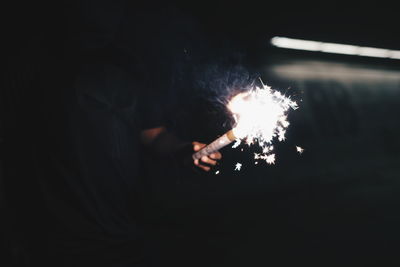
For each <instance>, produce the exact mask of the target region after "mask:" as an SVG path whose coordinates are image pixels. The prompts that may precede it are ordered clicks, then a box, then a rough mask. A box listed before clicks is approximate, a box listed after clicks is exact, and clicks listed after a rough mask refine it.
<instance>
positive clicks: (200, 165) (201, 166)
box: [194, 159, 211, 172]
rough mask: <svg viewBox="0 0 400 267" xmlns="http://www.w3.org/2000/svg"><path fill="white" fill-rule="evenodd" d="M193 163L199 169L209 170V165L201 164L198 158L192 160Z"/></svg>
mask: <svg viewBox="0 0 400 267" xmlns="http://www.w3.org/2000/svg"><path fill="white" fill-rule="evenodd" d="M194 165H196V166H197V167H199V168H200V169H203V170H204V171H206V172H208V171H209V170H211V167H209V166H207V165H203V164H201V163H200V162H199V160H198V159H196V160H194Z"/></svg>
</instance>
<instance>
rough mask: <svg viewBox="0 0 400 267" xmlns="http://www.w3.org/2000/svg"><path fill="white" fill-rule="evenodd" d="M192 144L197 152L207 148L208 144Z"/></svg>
mask: <svg viewBox="0 0 400 267" xmlns="http://www.w3.org/2000/svg"><path fill="white" fill-rule="evenodd" d="M192 144H193V150H194V151H196V152H197V151H199V150H201V149H202V148H203V147H205V146H206V144H203V143H199V142H193V143H192Z"/></svg>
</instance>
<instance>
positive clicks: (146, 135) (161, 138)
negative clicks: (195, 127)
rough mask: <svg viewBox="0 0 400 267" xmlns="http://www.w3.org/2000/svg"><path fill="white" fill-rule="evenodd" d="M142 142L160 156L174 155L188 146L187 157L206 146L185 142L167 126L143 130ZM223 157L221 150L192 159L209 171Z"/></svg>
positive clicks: (196, 164)
mask: <svg viewBox="0 0 400 267" xmlns="http://www.w3.org/2000/svg"><path fill="white" fill-rule="evenodd" d="M141 141H142V143H143V144H144V145H145V146H147V147H149V148H150V149H152V150H153V151H154V153H156V154H157V155H160V156H166V155H173V154H175V153H177V152H178V151H181V150H182V151H183V150H184V149H185V148H187V147H188V146H189V147H190V149H189V151H188V152H190V153H187V154H188V155H185V157H187V158H191V156H192V155H191V153H194V152H196V151H199V150H200V149H202V148H203V147H204V146H206V145H205V144H203V143H199V142H192V143H191V144H188V143H184V142H182V141H181V140H179V139H178V138H177V137H176V136H175V135H173V134H172V133H170V132H168V130H167V129H166V128H165V127H157V128H151V129H146V130H143V131H142V132H141ZM221 158H222V155H221V153H220V152H215V153H213V154H211V155H209V156H204V157H202V158H201V159H200V160H192V162H193V164H194V165H195V166H197V167H198V168H200V169H203V170H204V171H209V170H210V169H211V166H215V165H216V164H217V161H218V160H220V159H221Z"/></svg>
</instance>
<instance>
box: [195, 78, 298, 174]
mask: <svg viewBox="0 0 400 267" xmlns="http://www.w3.org/2000/svg"><path fill="white" fill-rule="evenodd" d="M262 85H263V86H262V87H258V86H254V87H253V88H252V89H251V90H249V91H246V92H243V93H239V94H237V95H236V96H234V97H233V98H232V99H231V100H230V101H229V103H228V105H227V108H228V109H229V111H230V112H231V113H232V116H233V118H234V120H235V125H234V127H233V128H232V130H230V131H228V132H227V133H225V134H224V135H222V136H221V137H219V138H217V139H216V140H214V141H213V142H212V143H210V144H209V145H207V146H206V147H204V148H203V149H202V150H200V151H198V152H196V153H194V154H193V159H200V158H201V157H203V156H207V155H210V154H212V153H214V152H216V151H218V150H220V149H221V148H223V147H225V146H227V145H228V144H230V143H232V142H233V141H236V142H235V143H234V145H233V148H235V147H238V146H239V145H240V144H241V143H242V142H244V143H245V144H247V145H253V144H256V143H257V144H258V145H259V146H260V147H261V150H262V152H261V153H255V154H254V159H262V160H265V161H266V162H267V163H268V164H273V163H274V162H275V154H274V153H273V150H274V147H273V144H272V142H273V140H274V139H278V141H284V140H285V134H286V129H287V128H288V126H289V122H288V121H287V113H288V111H289V110H290V109H293V110H295V109H297V108H298V106H297V103H296V102H294V101H292V100H291V99H290V98H289V97H287V96H285V95H283V94H281V93H280V92H278V91H276V90H273V89H272V88H271V87H269V86H266V85H264V84H262ZM237 169H239V170H240V167H239V168H237Z"/></svg>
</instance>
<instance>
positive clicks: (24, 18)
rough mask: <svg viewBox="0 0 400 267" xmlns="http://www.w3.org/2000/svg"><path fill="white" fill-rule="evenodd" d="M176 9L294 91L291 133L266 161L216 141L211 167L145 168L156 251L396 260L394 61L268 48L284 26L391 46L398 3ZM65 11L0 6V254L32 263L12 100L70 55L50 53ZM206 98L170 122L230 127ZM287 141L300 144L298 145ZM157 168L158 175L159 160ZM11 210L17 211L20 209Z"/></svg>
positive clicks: (264, 259)
mask: <svg viewBox="0 0 400 267" xmlns="http://www.w3.org/2000/svg"><path fill="white" fill-rule="evenodd" d="M176 6H178V7H179V8H181V10H182V11H183V13H184V14H186V15H187V16H188V17H189V18H192V19H194V20H195V21H197V22H198V23H199V24H200V25H201V26H202V27H204V29H205V32H206V34H205V36H207V38H209V39H208V40H209V42H211V44H213V43H215V44H216V45H217V44H218V45H219V49H221V47H222V48H224V46H223V45H226V49H222V50H225V53H227V54H229V53H231V51H233V52H232V53H235V54H240V55H241V56H242V57H241V58H242V61H241V63H243V66H245V67H244V68H245V69H247V70H249V72H254V73H258V74H259V75H260V76H261V78H262V79H263V81H264V82H265V83H267V84H268V85H271V86H272V87H274V88H276V89H279V90H282V91H284V92H287V93H288V94H290V95H293V97H295V98H296V99H298V100H301V102H299V103H300V109H298V110H297V111H295V112H292V113H291V115H290V116H291V117H290V122H291V126H290V128H289V131H288V133H287V141H286V142H285V143H282V144H279V145H277V147H276V149H277V162H276V164H275V165H271V166H269V165H266V164H259V165H257V166H255V165H254V163H253V161H252V160H251V157H252V153H251V149H249V148H246V147H243V150H244V151H243V152H242V151H240V149H236V150H233V149H231V148H224V149H223V153H224V160H223V162H222V163H221V164H220V166H219V167H218V170H220V174H219V175H215V174H214V172H215V171H216V170H214V171H213V172H211V173H210V174H199V173H191V174H189V172H185V171H179V172H178V171H176V170H170V172H169V175H163V176H162V177H160V175H159V173H157V172H155V173H154V172H150V173H149V178H148V180H147V181H146V183H145V184H144V188H145V190H144V193H145V194H144V197H143V203H144V207H145V208H144V214H145V216H144V218H145V220H146V221H145V222H146V225H147V226H148V227H149V232H150V233H152V239H153V244H154V255H155V256H154V258H155V261H156V262H160V263H163V265H171V264H174V265H175V266H266V265H268V264H270V265H273V266H289V265H292V264H307V265H315V266H317V265H318V266H320V265H321V266H344V265H346V266H393V265H398V264H399V263H400V262H399V259H398V257H397V249H398V247H399V241H400V231H399V230H398V226H399V224H400V213H399V211H398V204H399V202H400V197H399V193H400V183H399V181H398V179H399V177H400V175H399V174H400V170H399V168H400V165H399V159H400V157H399V156H400V152H399V151H400V142H399V140H398V136H399V134H400V126H399V123H398V115H399V104H400V69H399V67H400V65H399V62H398V60H397V61H396V60H389V59H371V58H359V57H355V56H341V55H325V54H320V53H311V52H299V51H286V50H283V49H277V48H273V47H271V46H270V45H269V40H270V38H271V37H273V36H286V37H293V38H301V39H309V40H317V41H328V42H337V43H345V44H354V45H362V46H373V47H381V48H390V49H398V50H400V40H399V37H398V18H397V14H396V8H395V6H394V4H392V3H386V2H382V1H379V2H376V3H370V2H368V3H367V2H365V1H359V2H355V1H353V2H339V1H318V2H317V1H314V2H310V1H296V2H290V1H275V2H273V1H243V2H239V3H234V2H230V1H213V2H212V3H208V2H195V3H192V2H189V1H188V2H183V1H182V2H180V3H176ZM65 8H68V7H66V6H62V5H57V4H55V3H45V2H39V3H36V2H35V3H33V2H32V3H26V2H13V3H9V5H8V6H7V7H5V8H4V9H2V12H4V15H3V16H1V17H2V20H3V21H2V23H1V24H2V25H3V27H4V28H3V31H2V40H3V42H2V43H3V44H5V47H3V49H2V51H3V54H4V56H5V57H4V58H5V61H4V62H5V64H6V71H5V72H3V76H2V77H3V78H2V82H3V86H2V88H3V89H2V90H1V91H2V92H1V113H0V119H1V120H0V122H1V124H0V127H1V128H0V130H1V136H0V146H1V148H0V149H1V162H0V163H1V167H4V166H5V165H4V163H5V164H7V167H6V168H5V170H6V171H5V174H6V175H3V173H4V172H3V169H0V171H2V175H1V176H0V177H1V179H0V185H1V187H0V189H1V190H2V192H1V197H2V199H1V201H2V202H1V203H2V205H1V214H2V216H1V220H0V226H1V232H0V236H1V238H2V243H1V245H2V254H1V255H2V257H1V258H0V264H9V265H10V264H11V263H13V264H14V265H20V266H29V258H30V257H32V255H30V252H29V249H28V248H29V245H27V243H28V242H27V241H26V240H27V239H28V237H27V236H29V233H32V232H34V229H31V228H33V227H32V226H31V228H30V227H29V226H27V223H26V222H27V221H29V217H30V216H40V214H36V213H35V212H34V211H30V212H29V211H28V212H27V211H25V209H23V207H24V206H25V204H26V203H27V202H30V201H31V199H32V196H34V193H32V190H30V189H31V188H33V187H31V186H32V181H30V179H29V164H28V166H26V165H25V166H21V162H24V163H25V162H29V161H27V160H23V154H24V153H23V152H24V144H25V143H24V142H26V141H23V140H29V138H28V137H29V132H30V131H31V130H32V129H34V127H35V125H34V123H32V122H30V121H27V120H26V116H25V115H24V114H25V113H27V112H29V110H24V109H23V108H21V107H23V105H24V101H26V96H27V95H30V94H27V93H26V92H27V91H29V92H32V91H34V90H35V88H37V87H38V86H40V85H41V84H42V83H43V73H46V72H47V71H49V70H51V69H52V68H53V67H54V65H52V64H53V63H54V57H55V55H56V57H63V56H64V57H66V55H63V54H62V52H60V51H64V50H62V49H60V47H65V46H66V43H64V40H65V39H64V34H65V33H64V31H63V30H60V29H65V25H64V24H63V17H62V16H61V15H60V14H63V12H62V11H63V10H64V9H65ZM154 8H155V9H156V8H157V4H156V3H155V2H154ZM49 36H50V37H51V38H50V37H49ZM221 44H222V46H221ZM205 53H206V52H205ZM3 64H4V63H3ZM61 69H63V68H61ZM220 73H221V75H222V74H223V71H222V72H220ZM39 77H40V78H39ZM48 79H49V80H51V79H52V77H49V78H48ZM45 82H48V81H45ZM211 96H212V94H210V97H211ZM208 100H209V98H207V97H206V100H204V99H200V100H199V102H198V103H193V104H192V103H191V104H190V105H189V106H190V108H191V109H189V110H187V114H189V115H191V116H192V119H191V120H189V122H187V121H185V124H184V126H182V125H179V123H178V126H177V129H176V130H177V132H178V133H179V132H180V133H181V134H182V135H183V136H189V137H193V138H196V139H199V140H201V141H204V142H208V141H211V140H212V139H213V138H215V137H216V136H217V135H218V134H221V133H222V132H223V131H224V130H226V128H227V126H221V125H222V123H223V122H224V120H225V119H226V118H225V117H224V116H225V115H224V114H223V113H221V112H220V109H218V107H216V106H214V105H213V104H212V101H208ZM199 110H202V112H199ZM221 114H222V115H221ZM24 118H25V120H24ZM190 122H191V123H192V124H190ZM295 145H300V146H301V147H303V148H304V149H305V152H304V153H303V154H302V155H299V154H297V153H296V152H295V150H294V146H295ZM21 155H22V156H21ZM236 162H241V163H243V168H242V171H241V172H235V171H234V165H235V163H236ZM155 164H156V165H157V163H155ZM159 165H161V166H158V168H161V169H162V168H164V169H162V170H163V171H164V174H165V171H166V170H167V169H168V168H167V167H165V166H162V164H159ZM149 167H150V168H151V169H153V170H154V169H157V168H154V165H153V164H151V166H149ZM158 170H160V169H158ZM3 193H6V194H3ZM4 196H5V197H4ZM3 200H6V201H5V202H4V201H3ZM4 203H5V204H4ZM39 204H40V203H38V205H39ZM20 211H24V214H23V218H25V219H26V218H27V221H24V222H21V221H20V220H19V219H18V218H20V217H19V216H21V214H19V213H21V212H20ZM16 218H17V219H16ZM28 224H29V223H28ZM26 233H28V234H26ZM35 238H37V237H35ZM39 238H40V237H39ZM3 240H4V241H3ZM5 266H7V265H5Z"/></svg>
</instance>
